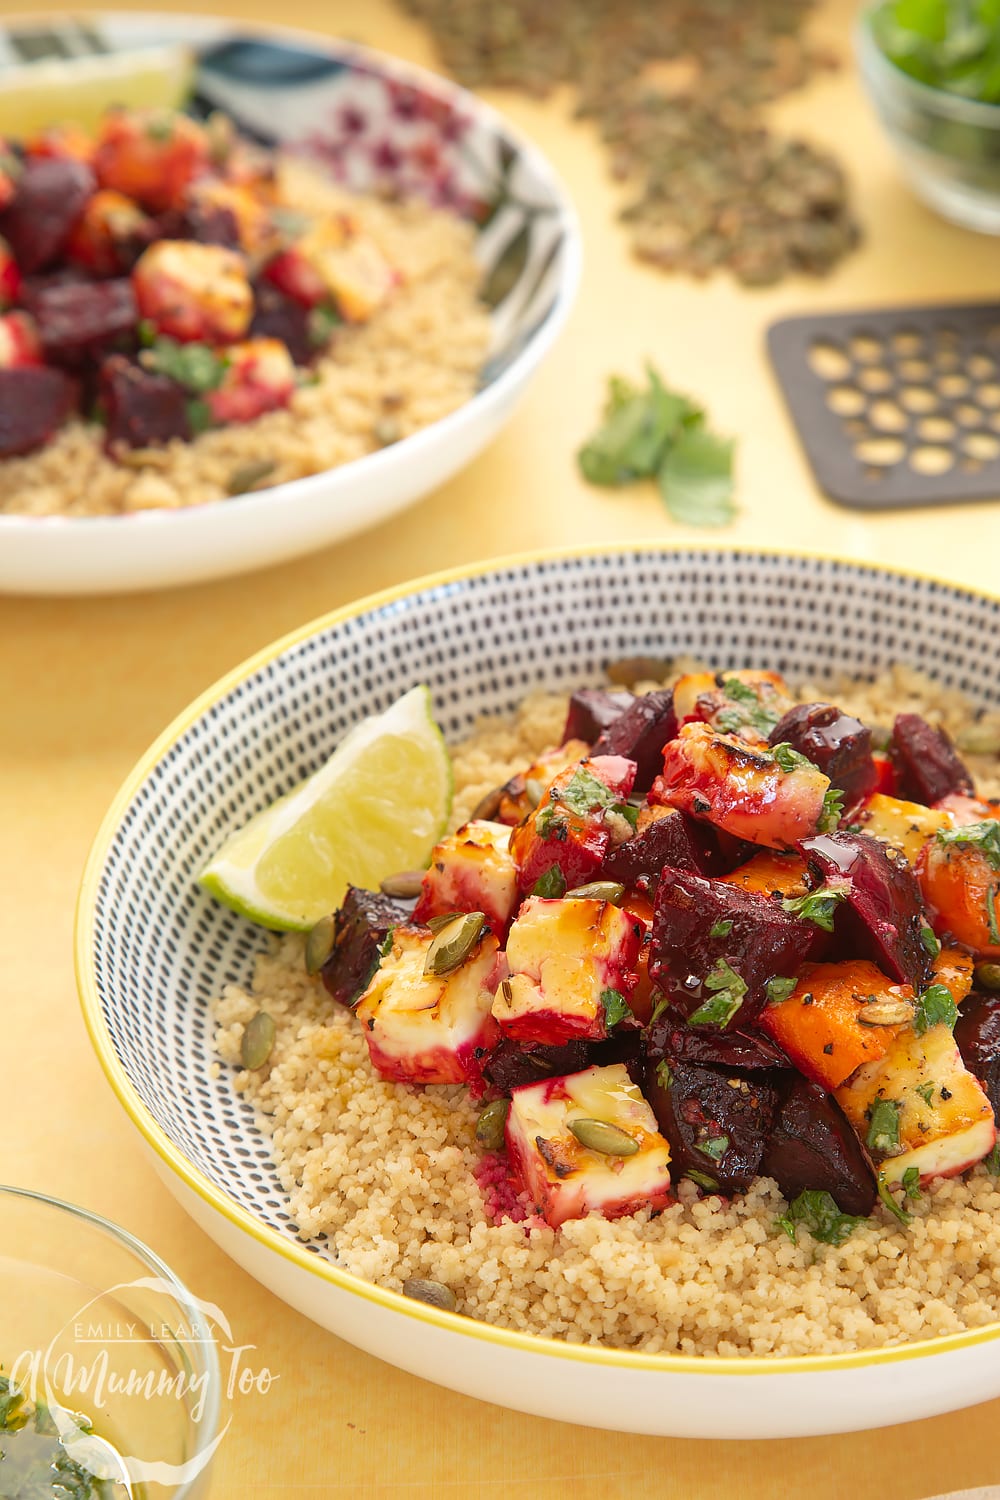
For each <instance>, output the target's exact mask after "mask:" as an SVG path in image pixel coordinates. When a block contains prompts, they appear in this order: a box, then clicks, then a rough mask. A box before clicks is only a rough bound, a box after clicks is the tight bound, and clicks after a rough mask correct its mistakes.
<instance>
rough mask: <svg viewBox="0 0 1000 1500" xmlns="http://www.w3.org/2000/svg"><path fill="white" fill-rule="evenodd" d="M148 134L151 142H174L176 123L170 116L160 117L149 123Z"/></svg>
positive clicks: (147, 126)
mask: <svg viewBox="0 0 1000 1500" xmlns="http://www.w3.org/2000/svg"><path fill="white" fill-rule="evenodd" d="M146 134H147V135H148V136H149V139H150V140H151V141H158V142H164V141H169V140H172V139H173V135H174V122H173V120H172V119H171V118H170V116H169V115H160V116H159V117H158V118H157V119H155V120H150V121H148V123H147V125H146Z"/></svg>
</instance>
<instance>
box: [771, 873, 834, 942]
mask: <svg viewBox="0 0 1000 1500" xmlns="http://www.w3.org/2000/svg"><path fill="white" fill-rule="evenodd" d="M850 888H851V886H850V881H847V880H844V881H839V882H838V881H833V880H829V881H827V882H826V884H825V885H821V886H820V887H819V890H816V891H809V892H807V894H806V895H804V896H786V897H785V898H784V900H783V901H782V903H781V904H782V906H783V907H784V909H785V911H787V912H788V913H789V914H790V915H791V916H793V917H803V918H804V919H805V920H806V921H807V922H815V924H816V926H817V927H822V929H823V931H824V932H832V931H833V918H834V914H835V912H836V910H837V907H838V906H839V905H840V903H841V901H843V900H844V898H845V896H846V895H847V893H848V891H849V890H850Z"/></svg>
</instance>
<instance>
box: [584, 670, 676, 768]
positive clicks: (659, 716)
mask: <svg viewBox="0 0 1000 1500" xmlns="http://www.w3.org/2000/svg"><path fill="white" fill-rule="evenodd" d="M676 733H677V715H676V714H675V713H674V695H673V692H672V691H671V690H670V689H664V690H663V691H662V692H657V693H646V694H645V696H644V697H640V698H636V699H635V701H634V703H632V705H631V706H630V707H629V708H627V709H626V710H625V712H624V713H622V714H619V716H618V718H616V719H615V720H614V721H613V722H612V723H611V724H609V725H608V727H607V729H605V730H603V731H602V733H601V737H600V739H598V740H597V742H596V744H595V745H594V754H595V755H624V756H625V758H626V760H634V761H635V763H636V766H637V770H636V776H635V790H636V791H637V792H648V791H649V788H650V787H651V786H652V785H653V781H654V780H655V778H656V777H657V776H658V775H659V773H660V771H661V770H662V767H663V747H664V745H665V744H666V743H667V741H668V740H672V739H673V737H674V735H675V734H676Z"/></svg>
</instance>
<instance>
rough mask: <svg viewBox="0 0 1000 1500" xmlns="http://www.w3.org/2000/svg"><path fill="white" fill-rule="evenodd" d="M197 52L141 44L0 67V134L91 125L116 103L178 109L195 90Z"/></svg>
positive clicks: (18, 136)
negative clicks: (125, 50) (12, 66)
mask: <svg viewBox="0 0 1000 1500" xmlns="http://www.w3.org/2000/svg"><path fill="white" fill-rule="evenodd" d="M193 76H194V58H193V57H192V54H191V53H190V52H189V51H188V49H187V48H186V47H175V46H159V47H140V48H136V49H135V50H134V51H128V52H106V53H100V54H96V55H94V56H87V57H71V58H53V59H52V60H51V61H48V60H46V61H45V62H37V63H26V64H25V65H24V66H23V67H14V68H4V70H3V71H2V72H0V136H11V137H13V138H16V139H19V140H23V139H24V138H25V137H28V136H32V135H34V134H35V133H36V132H37V131H39V130H42V129H44V128H45V126H46V125H60V124H64V123H69V122H72V123H73V124H74V125H80V126H82V127H83V129H84V130H93V129H94V128H95V127H96V126H97V124H98V122H99V120H100V118H101V116H102V115H103V114H104V111H105V110H106V109H107V108H108V107H109V105H112V104H122V105H125V106H126V107H127V108H130V109H178V108H180V106H181V105H182V104H183V103H184V101H185V99H186V98H187V96H188V94H189V93H190V92H191V83H192V79H193Z"/></svg>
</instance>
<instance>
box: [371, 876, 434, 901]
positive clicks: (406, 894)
mask: <svg viewBox="0 0 1000 1500" xmlns="http://www.w3.org/2000/svg"><path fill="white" fill-rule="evenodd" d="M423 881H424V872H423V870H400V871H399V873H398V874H397V875H387V876H386V877H385V879H384V880H382V881H380V882H379V890H380V891H381V892H382V894H383V896H396V897H398V899H399V900H400V901H409V900H411V899H412V898H414V897H416V896H419V895H420V890H421V887H422V885H423Z"/></svg>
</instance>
